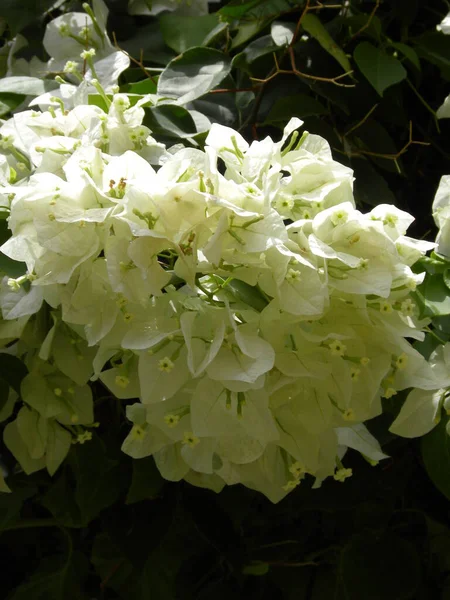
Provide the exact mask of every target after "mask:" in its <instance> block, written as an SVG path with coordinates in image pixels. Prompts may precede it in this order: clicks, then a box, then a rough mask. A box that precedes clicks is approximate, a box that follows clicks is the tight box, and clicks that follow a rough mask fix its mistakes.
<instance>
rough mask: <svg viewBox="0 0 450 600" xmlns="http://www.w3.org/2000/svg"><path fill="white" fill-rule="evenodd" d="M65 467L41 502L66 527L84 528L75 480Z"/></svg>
mask: <svg viewBox="0 0 450 600" xmlns="http://www.w3.org/2000/svg"><path fill="white" fill-rule="evenodd" d="M66 465H67V463H66V464H65V465H64V467H63V469H62V470H61V473H59V474H58V475H57V476H56V477H55V479H54V481H53V482H52V485H51V487H50V488H49V489H48V490H47V492H46V494H45V495H44V497H43V498H42V500H41V504H42V506H43V507H45V508H46V509H47V510H48V511H50V513H51V514H52V515H53V517H54V518H55V519H56V520H57V521H58V522H59V523H60V524H61V525H64V527H82V526H83V525H84V523H83V522H82V520H81V515H80V509H79V508H78V505H77V503H76V502H75V498H74V493H73V492H74V490H73V479H72V477H70V476H69V475H71V473H70V471H69V469H68V467H67V466H66Z"/></svg>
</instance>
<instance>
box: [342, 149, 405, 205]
mask: <svg viewBox="0 0 450 600" xmlns="http://www.w3.org/2000/svg"><path fill="white" fill-rule="evenodd" d="M352 167H353V169H354V170H355V184H354V186H355V187H354V194H355V201H356V204H357V205H360V204H368V205H369V206H377V204H379V203H380V198H383V202H385V203H386V204H395V201H396V200H395V196H394V194H393V193H392V191H391V190H390V188H389V186H388V184H387V182H386V180H385V178H384V177H383V176H382V175H380V173H378V171H377V170H376V169H375V167H373V166H372V164H371V163H370V162H369V161H368V160H364V159H359V158H358V159H353V160H352Z"/></svg>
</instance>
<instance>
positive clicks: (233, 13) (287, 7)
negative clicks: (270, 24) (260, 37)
mask: <svg viewBox="0 0 450 600" xmlns="http://www.w3.org/2000/svg"><path fill="white" fill-rule="evenodd" d="M302 4H304V0H249V1H247V2H245V0H244V1H242V0H233V1H232V2H229V3H228V4H227V5H226V6H224V7H223V8H221V9H220V10H219V15H220V17H221V18H222V19H224V20H226V21H229V22H231V21H234V20H236V19H242V18H243V17H245V21H262V20H264V19H275V18H276V17H278V15H280V14H281V13H285V12H290V11H291V10H292V9H293V8H295V7H296V6H301V5H302Z"/></svg>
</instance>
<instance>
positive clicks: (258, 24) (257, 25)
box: [231, 19, 270, 50]
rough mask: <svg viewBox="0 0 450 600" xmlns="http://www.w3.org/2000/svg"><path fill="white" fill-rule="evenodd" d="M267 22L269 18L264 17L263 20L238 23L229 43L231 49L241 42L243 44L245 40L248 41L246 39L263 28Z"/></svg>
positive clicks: (240, 44)
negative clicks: (235, 32)
mask: <svg viewBox="0 0 450 600" xmlns="http://www.w3.org/2000/svg"><path fill="white" fill-rule="evenodd" d="M269 23H270V19H265V20H263V21H251V22H250V23H245V22H244V23H240V24H239V28H238V30H237V34H236V35H235V36H234V38H233V41H232V43H231V48H232V50H234V49H235V48H238V47H239V46H242V44H245V42H248V40H250V39H251V38H252V37H254V36H255V35H256V34H257V33H259V32H260V31H261V30H262V29H264V28H265V27H266V25H268V24H269Z"/></svg>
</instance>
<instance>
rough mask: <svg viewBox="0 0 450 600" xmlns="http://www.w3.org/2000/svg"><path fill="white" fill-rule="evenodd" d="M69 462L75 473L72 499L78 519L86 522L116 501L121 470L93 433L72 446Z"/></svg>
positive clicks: (85, 523)
mask: <svg viewBox="0 0 450 600" xmlns="http://www.w3.org/2000/svg"><path fill="white" fill-rule="evenodd" d="M69 464H70V465H71V468H72V471H73V474H74V477H75V501H76V503H77V505H78V507H79V509H80V513H81V522H82V523H83V524H84V525H87V524H88V523H90V522H91V521H92V519H94V518H95V517H96V516H97V515H98V514H99V513H100V512H101V511H102V510H103V509H104V508H107V507H108V506H111V504H113V503H114V502H115V501H116V499H117V497H118V496H119V494H120V493H121V487H122V471H121V469H120V466H119V463H118V462H117V461H116V460H111V459H110V458H109V457H108V456H107V454H106V448H105V445H104V443H103V442H102V440H101V439H100V438H99V437H98V436H97V435H94V436H93V438H92V440H91V441H89V442H86V443H84V444H76V445H75V446H74V447H73V449H72V452H71V453H70V455H69Z"/></svg>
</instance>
